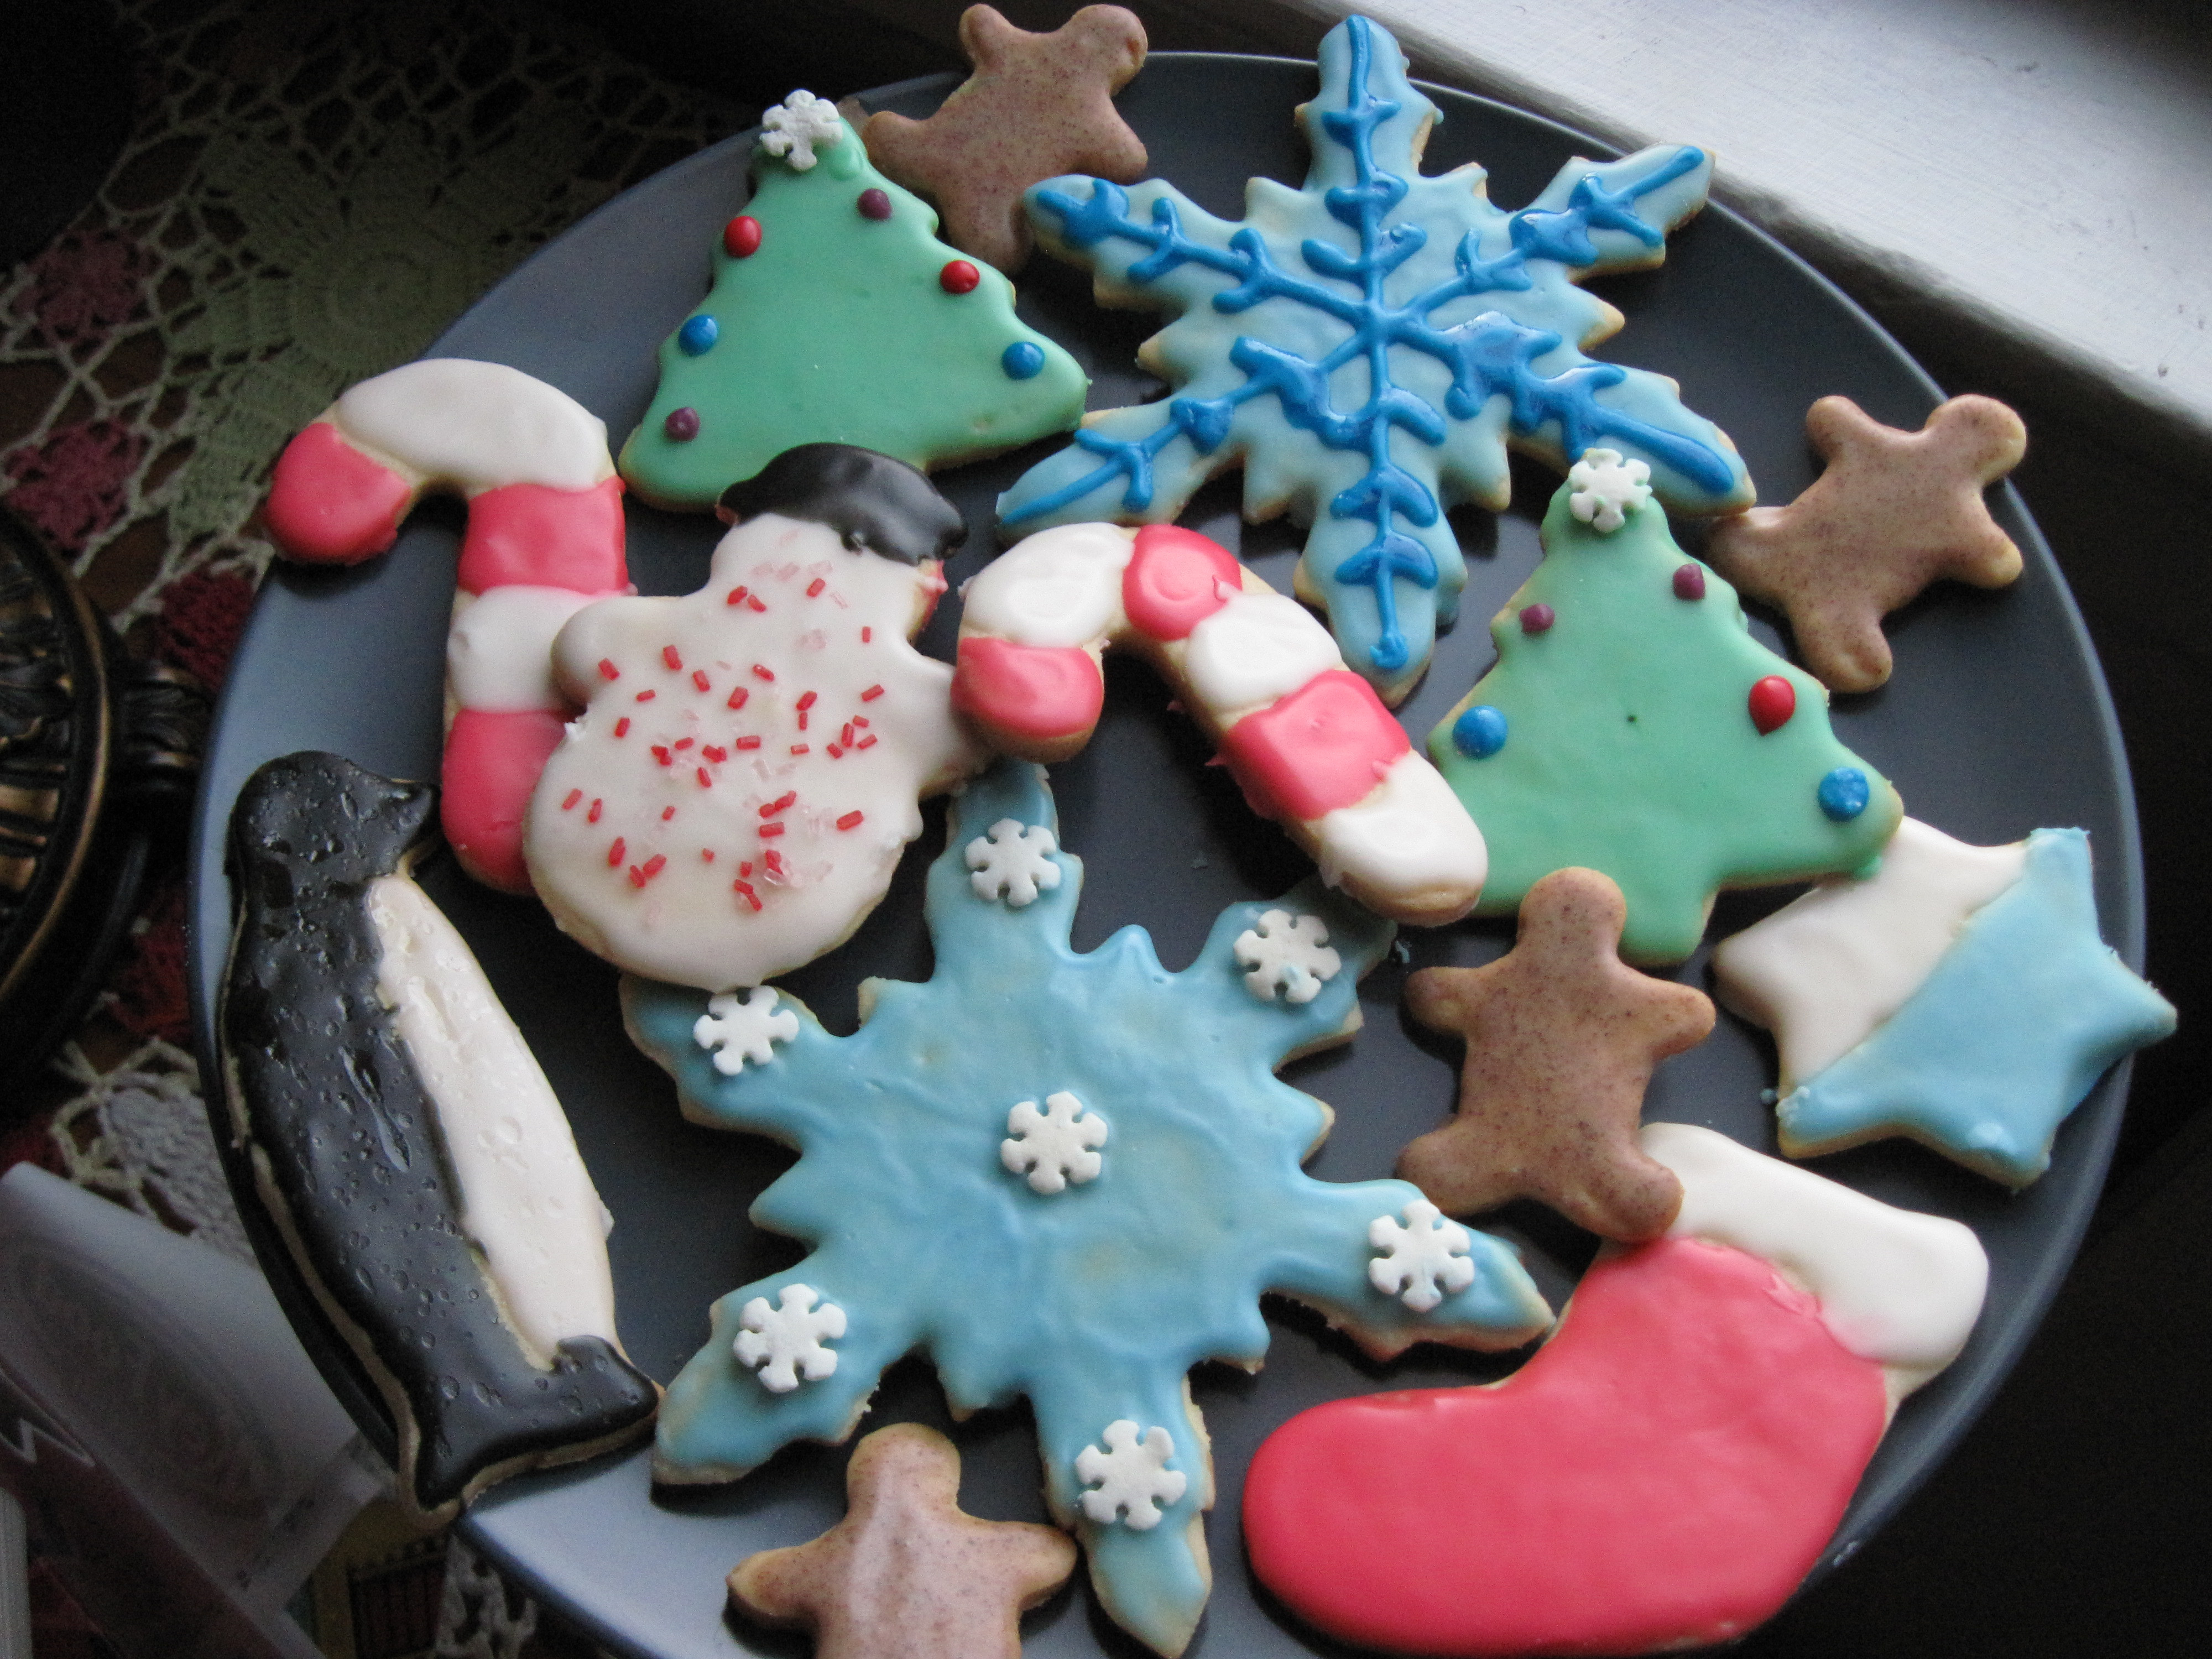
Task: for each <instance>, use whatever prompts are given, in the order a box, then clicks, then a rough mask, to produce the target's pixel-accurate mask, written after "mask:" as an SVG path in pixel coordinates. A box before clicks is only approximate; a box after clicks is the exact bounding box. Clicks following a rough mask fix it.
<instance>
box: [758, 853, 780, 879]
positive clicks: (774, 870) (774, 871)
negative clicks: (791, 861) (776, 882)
mask: <svg viewBox="0 0 2212 1659" xmlns="http://www.w3.org/2000/svg"><path fill="white" fill-rule="evenodd" d="M761 865H762V867H763V868H764V869H765V870H767V872H769V874H770V875H771V876H780V875H781V874H782V873H783V854H781V853H779V852H777V851H775V848H769V851H767V852H766V853H764V854H762V855H761Z"/></svg>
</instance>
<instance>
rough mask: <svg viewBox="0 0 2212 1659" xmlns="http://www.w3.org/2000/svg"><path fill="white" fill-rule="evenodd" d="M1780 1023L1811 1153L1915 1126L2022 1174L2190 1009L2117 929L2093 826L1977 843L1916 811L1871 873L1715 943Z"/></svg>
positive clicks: (1766, 1017) (1791, 1094) (1734, 986)
mask: <svg viewBox="0 0 2212 1659" xmlns="http://www.w3.org/2000/svg"><path fill="white" fill-rule="evenodd" d="M1713 965H1714V969H1715V973H1716V975H1717V980H1718V982H1719V987H1720V993H1721V996H1722V1000H1723V1001H1725V1002H1727V1003H1728V1005H1729V1006H1730V1007H1732V1008H1734V1009H1735V1010H1736V1011H1737V1012H1741V1013H1742V1014H1743V1015H1744V1016H1745V1017H1746V1018H1749V1019H1751V1020H1753V1021H1754V1022H1755V1023H1757V1024H1761V1025H1764V1026H1766V1027H1768V1028H1769V1029H1771V1030H1773V1032H1774V1033H1775V1037H1776V1046H1777V1048H1778V1050H1779V1051H1780V1054H1781V1059H1782V1079H1781V1089H1782V1100H1781V1103H1780V1104H1779V1105H1778V1107H1777V1109H1776V1111H1777V1115H1778V1118H1779V1120H1780V1128H1781V1143H1782V1150H1783V1151H1784V1152H1786V1153H1788V1154H1789V1155H1790V1157H1792V1158H1809V1157H1812V1156H1814V1155H1815V1154H1817V1153H1820V1152H1836V1151H1838V1150H1840V1149H1842V1148H1843V1147H1845V1146H1857V1145H1858V1144H1859V1143H1860V1142H1862V1141H1867V1140H1878V1139H1882V1138H1884V1137H1886V1136H1889V1135H1907V1136H1910V1137H1911V1138H1912V1139H1915V1140H1918V1141H1920V1142H1922V1143H1923V1144H1924V1145H1926V1146H1929V1147H1932V1148H1933V1149H1934V1150H1935V1151H1936V1152H1941V1153H1942V1154H1943V1155H1944V1156H1945V1157H1947V1158H1952V1159H1954V1160H1955V1161H1956V1162H1958V1163H1960V1164H1965V1165H1966V1167H1967V1168H1968V1169H1970V1170H1978V1171H1979V1172H1980V1173H1982V1174H1983V1175H1985V1176H1989V1177H1990V1179H1991V1180H1992V1181H1998V1182H2003V1183H2004V1184H2005V1185H2006V1186H2008V1187H2015V1188H2018V1187H2025V1186H2027V1184H2028V1183H2029V1182H2033V1180H2035V1178H2036V1177H2037V1176H2040V1175H2041V1174H2042V1173H2043V1172H2044V1170H2045V1169H2047V1168H2048V1167H2050V1163H2051V1139H2052V1138H2053V1136H2054V1135H2056V1134H2057V1130H2058V1126H2059V1124H2060V1123H2061V1122H2063V1121H2064V1119H2065V1117H2066V1115H2067V1114H2069V1112H2071V1111H2072V1110H2073V1109H2074V1108H2075V1106H2077V1105H2079V1104H2080V1103H2081V1100H2082V1097H2084V1096H2086V1095H2087V1093H2088V1092H2089V1091H2090V1089H2091V1088H2092V1087H2093V1086H2094V1085H2095V1084H2096V1081H2097V1079H2099V1078H2100V1076H2102V1075H2103V1074H2104V1072H2105V1069H2106V1067H2107V1066H2111V1065H2112V1063H2113V1062H2114V1061H2115V1060H2118V1059H2119V1058H2120V1057H2121V1056H2123V1055H2124V1054H2130V1053H2132V1052H2133V1051H2134V1050H2136V1049H2137V1048H2142V1047H2143V1046H2144V1045H2145V1044H2147V1043H2151V1042H2157V1041H2158V1040H2159V1039H2160V1037H2163V1036H2167V1035H2169V1034H2170V1033H2171V1032H2172V1030H2173V1026H2174V1012H2173V1006H2172V1004H2171V1003H2169V1002H2167V1001H2166V999H2165V998H2164V997H2162V996H2160V994H2158V993H2157V992H2156V991H2155V990H2154V989H2153V988H2152V987H2150V986H2148V985H2147V984H2145V983H2144V982H2143V981H2142V980H2141V979H2140V978H2138V977H2137V976H2136V975H2135V974H2134V973H2133V972H2132V971H2130V969H2129V968H2128V966H2127V964H2126V963H2124V962H2122V961H2121V960H2120V958H2119V957H2118V955H2117V954H2115V953H2114V952H2113V951H2112V949H2111V947H2109V946H2108V945H2106V943H2105V941H2104V939H2103V938H2102V936H2101V935H2100V933H2099V932H2098V929H2097V901H2096V895H2095V891H2094V890H2093V887H2092V886H2091V884H2090V870H2089V838H2088V836H2087V835H2086V834H2085V833H2084V832H2082V831H2081V830H2079V829H2039V830H2037V831H2036V832H2035V833H2034V834H2033V835H2032V836H2029V837H2028V838H2027V841H2026V842H2021V843H2017V844H2015V845H2014V846H2010V847H1969V846H1966V845H1965V844H1964V843H1962V842H1956V841H1954V840H1952V839H1951V837H1949V836H1946V835H1943V834H1942V832H1941V831H1939V830H1936V829H1929V827H1928V826H1927V825H1926V824H1923V823H1916V822H1915V821H1914V820H1912V819H1910V818H1907V819H1906V820H1905V822H1904V823H1902V824H1901V825H1900V826H1899V829H1898V833H1897V836H1896V837H1895V839H1894V840H1893V841H1892V842H1891V843H1890V845H1889V847H1888V848H1887V849H1886V850H1885V851H1884V853H1883V854H1882V860H1881V867H1880V869H1879V870H1878V871H1876V872H1875V873H1874V874H1873V875H1872V876H1871V877H1869V878H1867V879H1864V880H1844V881H1838V882H1832V883H1829V884H1824V885H1822V886H1820V887H1816V888H1814V890H1813V891H1811V892H1809V893H1808V894H1806V895H1805V896H1803V897H1802V898H1800V899H1798V900H1796V901H1795V902H1793V903H1790V904H1789V905H1786V906H1784V908H1782V909H1780V910H1778V911H1777V912H1775V914H1774V915H1771V916H1769V917H1768V918H1767V919H1766V920H1765V921H1762V922H1760V923H1759V924H1758V925H1757V926H1756V927H1749V928H1747V929H1745V930H1744V931H1743V932H1742V933H1738V934H1736V935H1735V937H1733V938H1731V939H1725V940H1723V942H1722V943H1721V945H1720V946H1719V948H1718V949H1717V950H1716V951H1715V952H1714V954H1713Z"/></svg>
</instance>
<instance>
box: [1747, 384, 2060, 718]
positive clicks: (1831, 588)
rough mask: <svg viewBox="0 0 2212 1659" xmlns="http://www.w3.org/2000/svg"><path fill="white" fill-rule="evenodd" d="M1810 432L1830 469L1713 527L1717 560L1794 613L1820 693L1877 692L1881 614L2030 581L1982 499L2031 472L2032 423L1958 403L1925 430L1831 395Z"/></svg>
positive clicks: (1882, 656)
mask: <svg viewBox="0 0 2212 1659" xmlns="http://www.w3.org/2000/svg"><path fill="white" fill-rule="evenodd" d="M1805 430H1806V433H1807V435H1808V436H1809V437H1810V438H1811V439H1812V441H1813V447H1814V448H1815V449H1817V450H1818V451H1820V455H1821V457H1822V459H1825V460H1826V462H1827V464H1828V465H1827V471H1825V472H1823V473H1821V475H1820V477H1818V478H1817V479H1815V480H1814V483H1813V486H1812V488H1810V489H1808V490H1806V492H1805V493H1804V494H1803V495H1800V496H1799V497H1798V498H1797V499H1796V501H1792V502H1790V505H1789V506H1787V507H1753V508H1752V509H1751V510H1750V511H1749V512H1747V513H1740V514H1738V515H1737V516H1735V517H1734V518H1729V519H1723V520H1720V521H1719V522H1718V523H1717V524H1715V525H1714V526H1713V527H1712V537H1711V542H1710V543H1709V544H1708V552H1707V556H1708V557H1709V558H1711V561H1712V562H1713V565H1714V567H1715V568H1717V569H1718V570H1719V571H1720V572H1721V573H1722V574H1723V575H1725V576H1727V577H1728V579H1729V580H1730V581H1732V582H1734V583H1735V585H1736V586H1738V587H1739V588H1741V589H1742V590H1743V592H1746V593H1747V594H1749V595H1750V596H1751V597H1752V598H1753V599H1764V600H1765V601H1766V602H1767V603H1768V604H1770V605H1778V606H1779V607H1780V608H1781V609H1782V610H1783V611H1786V612H1787V613H1788V614H1789V617H1790V631H1791V632H1792V633H1793V634H1794V635H1796V639H1797V649H1798V653H1799V654H1800V655H1801V656H1802V657H1803V658H1804V659H1805V665H1806V666H1807V667H1808V668H1809V669H1811V670H1812V671H1814V673H1815V674H1817V675H1819V676H1820V681H1821V683H1822V684H1825V685H1826V686H1828V687H1829V688H1830V689H1832V690H1837V691H1871V690H1874V689H1875V687H1876V686H1878V685H1880V684H1882V683H1883V682H1885V681H1886V680H1887V679H1888V678H1889V669H1890V656H1889V641H1887V639H1885V638H1883V637H1882V631H1881V619H1882V618H1883V617H1886V616H1887V615H1888V614H1889V613H1890V612H1891V611H1894V610H1896V609H1897V608H1898V607H1899V605H1904V604H1905V603H1906V602H1907V601H1909V600H1911V599H1913V598H1914V597H1915V596H1916V595H1917V594H1918V593H1919V592H1920V590H1921V589H1923V587H1926V586H1928V585H1929V583H1930V582H1933V581H1938V580H1942V579H1944V578H1946V577H1948V578H1949V579H1950V580H1954V581H1962V582H1972V584H1973V585H1974V586H1977V587H2002V586H2005V585H2006V584H2007V583H2008V582H2010V581H2011V580H2013V579H2014V578H2015V577H2016V576H2018V575H2019V574H2020V550H2019V549H2018V548H2017V547H2015V546H2014V545H2013V543H2012V538H2011V537H2009V536H2008V535H2006V534H2005V533H2004V532H2003V531H2002V530H2000V529H1998V528H1997V526H1996V520H1993V519H1991V518H1990V509H1989V507H1988V506H1987V504H1986V503H1985V502H1984V501H1983V500H1982V491H1983V490H1984V489H1986V488H1988V487H1989V486H1990V484H1993V483H1996V481H1997V480H1998V479H2000V478H2002V477H2004V476H2005V474H2006V473H2008V472H2009V471H2012V470H2013V468H2014V467H2015V466H2017V465H2020V458H2021V456H2022V455H2023V454H2025V453H2027V428H2026V427H2024V426H2022V425H2021V419H2020V416H2017V415H2015V414H2014V413H2013V412H2012V410H2009V409H2008V408H2006V407H2005V405H2004V404H2001V403H1999V402H1997V401H1996V399H1995V398H1981V397H1965V398H1952V399H1951V401H1950V402H1948V403H1947V404H1942V406H1941V407H1939V408H1938V409H1937V410H1936V412H1935V413H1934V414H1932V415H1930V416H1929V417H1928V420H1927V422H1926V423H1925V424H1924V425H1923V426H1922V428H1920V430H1919V431H1917V432H1900V431H1899V430H1898V429H1897V428H1895V427H1888V426H1884V425H1882V424H1881V422H1878V421H1876V420H1875V419H1874V418H1873V417H1872V416H1869V415H1868V414H1867V413H1866V412H1865V411H1864V410H1862V409H1861V408H1860V407H1859V406H1858V405H1857V404H1855V403H1853V402H1852V401H1851V400H1850V398H1821V399H1820V402H1818V403H1816V404H1814V405H1813V407H1812V409H1811V410H1808V412H1807V414H1806V416H1805Z"/></svg>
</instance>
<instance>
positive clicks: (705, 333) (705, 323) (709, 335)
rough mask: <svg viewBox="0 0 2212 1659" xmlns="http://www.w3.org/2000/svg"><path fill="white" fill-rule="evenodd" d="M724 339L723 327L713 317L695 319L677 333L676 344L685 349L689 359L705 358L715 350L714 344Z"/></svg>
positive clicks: (685, 354)
mask: <svg viewBox="0 0 2212 1659" xmlns="http://www.w3.org/2000/svg"><path fill="white" fill-rule="evenodd" d="M721 337H722V325H720V323H718V322H716V321H715V320H714V319H713V318H712V317H707V316H698V317H694V318H693V319H691V320H690V322H688V323H686V324H684V326H683V327H681V328H679V329H678V330H677V331H676V343H677V344H678V345H680V346H682V347H683V348H684V356H687V357H703V356H706V354H707V353H708V352H710V351H712V350H713V349H714V342H715V341H717V340H719V339H720V338H721Z"/></svg>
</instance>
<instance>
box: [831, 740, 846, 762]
mask: <svg viewBox="0 0 2212 1659" xmlns="http://www.w3.org/2000/svg"><path fill="white" fill-rule="evenodd" d="M844 757H845V747H844V745H843V744H836V743H833V744H830V745H829V758H830V759H831V760H842V759H843V758H844Z"/></svg>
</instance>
